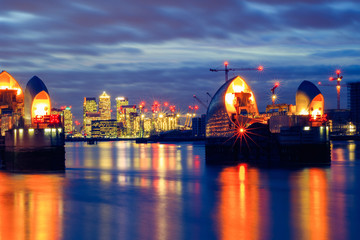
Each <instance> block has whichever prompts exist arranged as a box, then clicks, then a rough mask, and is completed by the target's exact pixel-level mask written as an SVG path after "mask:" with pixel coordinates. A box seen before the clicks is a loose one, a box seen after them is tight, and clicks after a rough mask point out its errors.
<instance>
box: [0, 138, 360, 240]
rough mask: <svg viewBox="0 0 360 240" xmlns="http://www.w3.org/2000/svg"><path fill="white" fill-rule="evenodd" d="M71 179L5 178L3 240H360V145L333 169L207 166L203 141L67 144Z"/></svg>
mask: <svg viewBox="0 0 360 240" xmlns="http://www.w3.org/2000/svg"><path fill="white" fill-rule="evenodd" d="M66 166H67V169H66V172H65V173H61V174H12V173H7V172H1V171H0V240H5V239H6V240H12V239H36V240H42V239H43V240H49V239H164V240H165V239H314V240H315V239H316V240H320V239H360V204H359V203H360V142H355V141H347V142H346V141H342V142H333V143H332V163H331V166H328V167H303V168H292V169H289V168H284V169H282V168H260V167H254V166H249V165H247V164H240V165H237V166H234V165H233V166H207V165H206V164H205V149H204V145H203V144H201V143H194V144H193V143H174V144H173V143H171V144H160V143H152V144H136V143H135V142H131V141H119V142H99V143H98V144H97V145H87V144H86V143H81V142H72V143H66Z"/></svg>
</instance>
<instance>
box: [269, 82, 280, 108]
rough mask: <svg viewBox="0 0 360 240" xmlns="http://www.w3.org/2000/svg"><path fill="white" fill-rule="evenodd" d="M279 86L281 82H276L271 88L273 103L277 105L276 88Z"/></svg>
mask: <svg viewBox="0 0 360 240" xmlns="http://www.w3.org/2000/svg"><path fill="white" fill-rule="evenodd" d="M278 86H279V83H275V85H274V87H272V88H271V89H270V91H271V101H272V104H273V105H275V100H276V94H275V89H276V88H277V87H278Z"/></svg>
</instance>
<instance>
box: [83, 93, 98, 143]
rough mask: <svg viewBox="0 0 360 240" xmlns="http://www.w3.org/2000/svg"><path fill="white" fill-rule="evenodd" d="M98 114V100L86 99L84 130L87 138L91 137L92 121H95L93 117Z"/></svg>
mask: <svg viewBox="0 0 360 240" xmlns="http://www.w3.org/2000/svg"><path fill="white" fill-rule="evenodd" d="M96 113H97V103H96V98H94V97H85V98H84V107H83V129H84V135H85V136H91V120H92V119H93V117H92V115H94V114H96ZM96 120H98V119H96Z"/></svg>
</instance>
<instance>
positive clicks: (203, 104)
mask: <svg viewBox="0 0 360 240" xmlns="http://www.w3.org/2000/svg"><path fill="white" fill-rule="evenodd" d="M193 97H194V98H195V99H196V100H197V101H198V102H199V103H200V104H201V105H202V106H203V107H204V108H205V109H207V108H208V106H206V104H205V103H204V102H203V101H201V100H200V99H199V98H198V97H197V96H196V95H194V96H193Z"/></svg>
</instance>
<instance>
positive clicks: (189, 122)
mask: <svg viewBox="0 0 360 240" xmlns="http://www.w3.org/2000/svg"><path fill="white" fill-rule="evenodd" d="M198 109H199V106H197V105H194V106H189V111H188V113H187V114H186V119H185V124H184V128H185V129H186V128H191V125H192V118H193V116H194V115H195V113H196V111H197V110H198Z"/></svg>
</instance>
